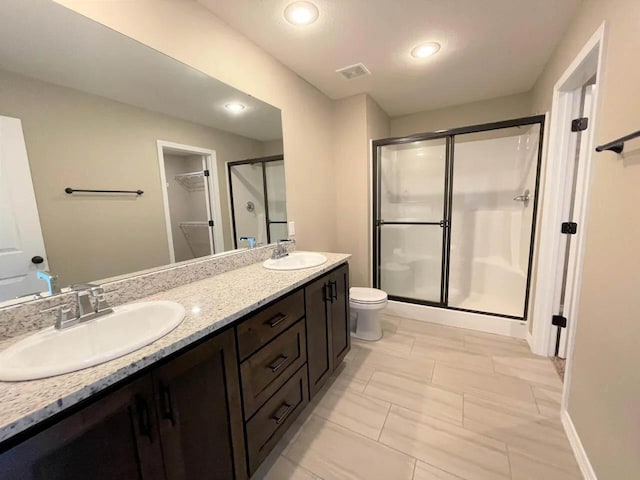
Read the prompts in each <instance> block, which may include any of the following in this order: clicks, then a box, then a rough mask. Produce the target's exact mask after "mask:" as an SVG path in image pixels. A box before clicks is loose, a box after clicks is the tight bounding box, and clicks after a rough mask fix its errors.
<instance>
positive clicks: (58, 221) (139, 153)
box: [0, 71, 263, 285]
mask: <svg viewBox="0 0 640 480" xmlns="http://www.w3.org/2000/svg"><path fill="white" fill-rule="evenodd" d="M0 105H2V110H1V111H0V115H6V116H10V117H16V118H20V119H21V120H22V125H23V131H24V135H25V141H26V144H27V153H28V155H29V163H30V165H31V173H32V179H33V185H34V190H35V194H36V200H37V202H38V210H39V213H40V223H41V225H42V231H43V236H44V240H45V246H46V249H47V257H48V260H49V268H50V269H51V270H52V271H53V272H55V273H56V274H57V275H59V277H60V283H61V285H69V284H70V283H80V282H88V281H93V280H97V279H100V278H107V277H112V276H116V275H120V274H123V273H128V272H133V271H137V270H143V269H147V268H151V267H155V266H159V265H165V264H167V263H169V250H168V244H167V233H166V226H165V217H164V208H163V204H162V188H161V184H160V170H159V167H158V154H157V146H156V141H157V140H166V141H170V142H175V143H181V144H187V145H192V146H197V147H201V148H208V149H212V150H215V151H216V156H217V158H218V175H219V178H220V179H222V181H221V182H220V194H221V198H222V202H223V205H222V219H221V220H222V224H223V225H224V226H225V228H224V233H225V242H226V245H228V248H231V245H232V243H231V229H230V228H229V225H230V219H229V208H228V203H227V186H226V181H225V180H224V179H225V178H226V177H225V175H226V173H225V167H224V162H225V161H228V160H237V159H238V158H247V157H252V156H260V155H261V154H262V150H263V146H262V142H258V141H255V140H251V139H248V138H245V137H240V136H238V135H234V134H230V133H227V132H221V131H219V130H215V129H213V128H210V127H204V126H202V125H196V124H193V123H189V122H186V121H182V120H177V119H174V118H171V117H168V116H165V115H160V114H156V113H153V112H149V111H146V110H143V109H140V108H137V107H132V106H129V105H125V104H122V103H118V102H114V101H111V100H108V99H105V98H102V97H98V96H95V95H88V94H85V93H82V92H79V91H77V90H72V89H69V88H63V87H58V86H55V85H52V84H49V83H44V82H40V81H37V80H33V79H29V78H27V77H23V76H19V75H15V74H12V73H8V72H2V71H0ZM65 187H73V188H97V189H100V188H106V189H127V190H129V189H133V190H136V189H141V190H143V191H144V195H141V196H139V197H136V196H118V197H114V196H85V197H81V196H75V195H74V196H70V195H67V194H65V193H64V189H65Z"/></svg>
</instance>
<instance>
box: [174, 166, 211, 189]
mask: <svg viewBox="0 0 640 480" xmlns="http://www.w3.org/2000/svg"><path fill="white" fill-rule="evenodd" d="M207 173H208V172H207V171H206V170H204V171H200V172H190V173H181V174H179V175H176V176H175V177H173V178H175V180H176V182H178V183H179V184H180V185H182V186H183V187H184V188H186V189H187V190H189V191H193V190H202V189H203V188H204V177H206V176H207Z"/></svg>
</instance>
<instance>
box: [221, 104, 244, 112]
mask: <svg viewBox="0 0 640 480" xmlns="http://www.w3.org/2000/svg"><path fill="white" fill-rule="evenodd" d="M224 108H226V109H227V110H229V111H230V112H231V113H240V112H241V111H242V110H244V105H243V104H241V103H227V104H226V105H225V106H224Z"/></svg>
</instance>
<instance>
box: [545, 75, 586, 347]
mask: <svg viewBox="0 0 640 480" xmlns="http://www.w3.org/2000/svg"><path fill="white" fill-rule="evenodd" d="M594 88H595V85H585V86H584V87H582V89H581V90H582V95H580V96H579V97H581V98H580V106H579V107H578V115H577V116H582V117H586V118H588V119H589V121H590V122H591V121H592V118H593V115H592V112H593V97H594ZM573 135H574V136H575V137H576V138H574V142H575V148H574V149H573V150H572V151H573V152H575V161H573V162H569V168H568V172H567V175H566V179H565V180H566V183H565V192H566V195H567V201H565V207H564V210H565V211H564V214H563V218H565V219H566V221H568V222H573V221H575V220H574V219H575V218H578V217H579V215H578V213H579V212H578V211H577V210H578V209H580V208H582V205H580V204H579V200H578V199H580V198H582V197H583V196H584V192H583V191H582V190H584V188H587V187H586V181H585V176H586V171H585V168H586V167H585V166H586V163H587V162H586V158H587V155H589V151H588V148H589V145H590V136H591V135H593V126H592V124H589V126H588V128H587V129H586V130H583V131H582V132H579V136H578V135H575V134H573ZM585 227H586V226H585V225H578V227H577V232H576V234H574V235H562V239H561V242H560V258H559V260H560V262H559V269H558V272H557V275H556V285H557V288H556V291H555V295H554V314H555V313H556V312H557V313H559V315H561V316H563V317H565V318H566V319H567V326H566V328H558V327H556V328H557V331H556V333H557V336H556V339H557V340H556V341H557V345H556V352H557V356H558V357H560V358H566V357H567V343H568V338H569V331H570V329H572V328H573V326H574V324H575V321H574V320H575V319H574V317H573V315H572V313H573V312H572V305H573V304H574V303H575V302H574V300H576V299H574V298H572V293H573V292H574V291H575V288H574V287H575V282H576V280H577V268H578V258H577V251H578V248H577V246H578V237H579V236H580V235H583V234H584V229H585Z"/></svg>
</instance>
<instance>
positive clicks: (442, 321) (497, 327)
mask: <svg viewBox="0 0 640 480" xmlns="http://www.w3.org/2000/svg"><path fill="white" fill-rule="evenodd" d="M384 313H386V314H388V315H397V316H399V317H405V318H411V319H414V320H422V321H425V322H430V323H437V324H439V325H446V326H448V327H458V328H467V329H469V330H476V331H478V332H485V333H493V334H495V335H503V336H505V337H513V338H520V339H525V338H527V333H528V329H527V322H523V321H520V320H512V319H509V318H502V317H494V316H492V315H481V314H479V313H471V312H461V311H459V310H450V309H446V308H437V307H429V306H427V305H416V304H414V303H404V302H396V301H390V302H389V304H388V306H387V308H386V310H385V312H384Z"/></svg>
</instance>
